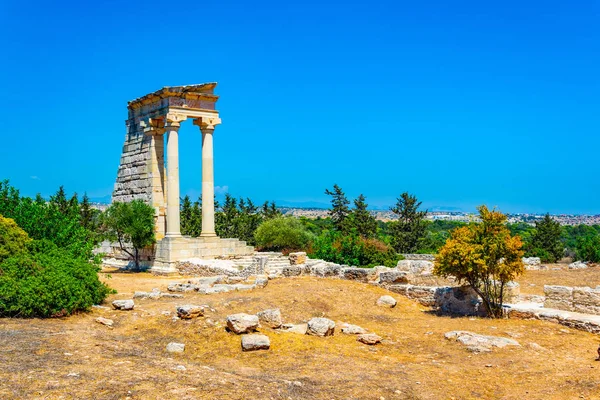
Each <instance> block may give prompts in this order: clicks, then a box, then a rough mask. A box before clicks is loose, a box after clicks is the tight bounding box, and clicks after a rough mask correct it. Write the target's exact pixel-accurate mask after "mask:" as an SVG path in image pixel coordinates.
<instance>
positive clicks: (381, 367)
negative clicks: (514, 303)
mask: <svg viewBox="0 0 600 400" xmlns="http://www.w3.org/2000/svg"><path fill="white" fill-rule="evenodd" d="M542 273H545V274H547V275H548V279H554V278H553V276H554V274H555V272H553V271H541V272H540V273H539V275H540V276H542V275H543V274H542ZM102 276H103V277H104V278H106V275H105V274H102ZM582 276H583V273H582ZM595 276H596V278H594V279H597V277H598V276H597V275H595ZM538 278H539V277H538V273H537V272H536V273H532V272H528V273H527V274H526V276H525V277H524V281H523V282H527V283H534V284H536V285H538V283H537V282H540V279H542V278H539V279H538ZM173 280H181V278H179V279H174V278H160V277H154V276H152V275H149V274H146V273H139V274H131V273H115V272H113V273H112V274H111V278H110V279H107V282H108V283H109V284H110V285H111V286H112V287H114V288H115V289H117V290H118V292H119V294H117V295H113V296H111V297H110V299H109V302H110V301H111V300H113V299H122V298H131V296H132V294H133V291H134V290H150V289H152V288H154V287H158V288H160V289H161V290H166V286H167V284H168V282H170V281H173ZM573 282H575V280H574V281H573ZM598 284H600V283H598ZM523 286H525V285H523ZM383 294H389V293H388V292H386V291H385V290H384V289H381V288H378V287H375V286H372V285H368V284H361V283H356V282H349V281H343V280H335V279H319V278H311V277H302V278H296V279H279V280H274V281H271V282H270V283H269V285H268V286H267V287H266V288H265V289H259V290H254V291H252V292H233V293H222V294H216V295H209V296H206V295H199V294H195V293H190V294H185V299H160V300H139V301H137V300H136V308H135V310H134V311H113V310H103V309H100V310H98V309H95V310H93V311H92V312H89V313H83V314H79V315H76V316H72V317H69V318H64V319H47V320H40V319H30V320H24V319H0V365H1V370H0V399H127V398H129V399H217V398H222V399H248V398H249V399H381V398H384V399H480V398H485V399H579V398H585V399H593V398H594V399H598V398H600V362H596V361H594V359H595V357H596V349H597V347H598V344H599V343H600V338H599V337H598V336H595V335H592V334H590V333H586V332H581V331H576V330H572V329H568V328H565V327H563V326H560V325H557V324H553V323H551V322H543V321H533V320H531V321H530V320H486V319H478V318H468V317H465V318H450V317H445V316H444V317H442V316H437V315H434V314H432V313H431V312H429V310H428V309H427V308H426V307H422V306H420V305H418V304H417V303H415V302H413V301H410V300H408V299H406V298H403V297H401V296H399V295H394V297H396V298H397V299H398V305H397V307H396V308H393V309H385V308H380V307H377V306H375V302H376V300H377V298H378V297H379V296H381V295H383ZM186 303H191V304H207V305H210V307H212V308H213V309H214V311H208V312H207V314H206V316H205V317H201V318H199V319H197V320H192V321H184V320H174V319H173V312H174V310H175V306H176V305H179V304H186ZM108 304H110V303H108ZM273 307H279V308H280V309H281V312H282V315H283V318H284V320H285V321H286V322H292V323H297V322H301V321H306V320H308V319H310V318H311V317H315V316H325V317H328V318H331V319H333V320H334V321H336V322H337V323H341V322H349V323H353V324H357V325H360V326H362V327H364V328H366V329H368V330H370V331H373V332H375V333H377V334H379V335H381V336H382V337H383V338H384V339H385V340H384V343H383V344H381V345H377V346H373V347H370V346H366V345H364V344H361V343H358V342H357V341H356V338H355V337H352V336H347V335H343V334H341V333H340V332H339V325H338V328H336V333H335V335H334V336H333V337H328V338H319V337H313V336H306V335H299V334H294V333H279V332H276V331H273V330H270V329H261V332H262V333H265V334H266V335H268V336H269V338H270V339H271V349H270V350H268V351H260V352H251V353H244V352H242V351H241V347H240V337H239V336H237V335H234V334H232V333H228V332H226V331H225V329H224V325H225V324H224V320H225V317H226V316H227V315H228V314H232V313H239V312H246V313H256V312H258V311H260V310H263V309H266V308H273ZM165 311H169V312H171V315H164V314H163V312H165ZM98 316H103V317H107V318H111V319H113V320H114V321H115V326H114V328H112V329H111V328H108V327H106V326H103V325H100V324H98V323H96V322H94V319H95V318H96V317H98ZM451 330H468V331H473V332H476V333H481V334H487V335H497V336H504V337H512V338H515V339H516V340H517V341H519V342H520V343H521V345H522V346H521V347H515V348H504V349H495V350H494V351H493V352H492V353H486V354H473V353H470V352H468V351H467V350H466V349H465V348H464V347H463V346H462V345H460V344H458V343H456V342H450V341H448V340H446V339H445V338H444V333H446V332H448V331H451ZM171 341H176V342H183V343H185V345H186V349H185V352H184V353H183V354H169V353H167V352H166V351H165V346H166V345H167V343H169V342H171ZM533 343H536V344H537V345H539V346H541V348H540V347H538V346H537V345H532V344H533ZM177 366H183V367H185V370H177V369H176V367H177Z"/></svg>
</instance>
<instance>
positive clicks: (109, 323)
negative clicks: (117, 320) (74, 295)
mask: <svg viewBox="0 0 600 400" xmlns="http://www.w3.org/2000/svg"><path fill="white" fill-rule="evenodd" d="M96 322H97V323H99V324H102V325H105V326H108V327H112V326H113V324H114V322H113V320H112V319H108V318H104V317H98V318H96Z"/></svg>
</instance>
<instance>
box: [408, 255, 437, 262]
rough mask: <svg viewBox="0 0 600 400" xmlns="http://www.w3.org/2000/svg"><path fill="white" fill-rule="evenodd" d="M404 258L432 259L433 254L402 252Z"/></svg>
mask: <svg viewBox="0 0 600 400" xmlns="http://www.w3.org/2000/svg"><path fill="white" fill-rule="evenodd" d="M402 257H404V259H405V260H422V261H433V260H435V254H402Z"/></svg>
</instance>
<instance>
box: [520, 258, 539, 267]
mask: <svg viewBox="0 0 600 400" xmlns="http://www.w3.org/2000/svg"><path fill="white" fill-rule="evenodd" d="M522 260H523V265H525V269H527V270H538V269H540V266H541V264H542V260H541V259H540V258H539V257H523V258H522Z"/></svg>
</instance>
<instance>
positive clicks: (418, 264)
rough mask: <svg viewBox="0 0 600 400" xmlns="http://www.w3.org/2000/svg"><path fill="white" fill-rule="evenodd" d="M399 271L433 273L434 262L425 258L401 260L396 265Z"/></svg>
mask: <svg viewBox="0 0 600 400" xmlns="http://www.w3.org/2000/svg"><path fill="white" fill-rule="evenodd" d="M396 269H397V270H398V271H405V272H409V273H411V274H427V275H429V274H431V273H433V262H431V261H425V260H400V261H398V265H396Z"/></svg>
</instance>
